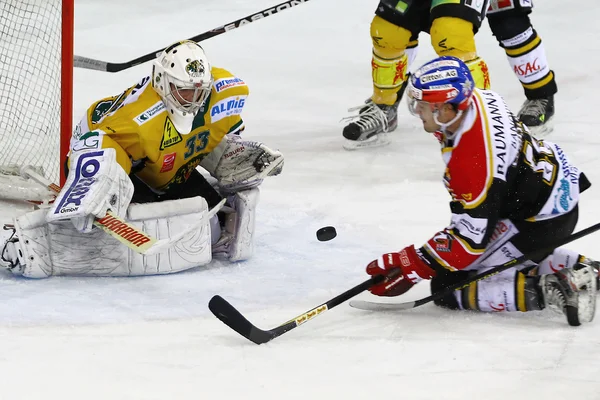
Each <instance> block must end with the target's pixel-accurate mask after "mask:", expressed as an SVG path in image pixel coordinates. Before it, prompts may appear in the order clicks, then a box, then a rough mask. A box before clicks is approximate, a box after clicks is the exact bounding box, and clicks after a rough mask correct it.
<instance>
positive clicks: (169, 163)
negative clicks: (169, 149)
mask: <svg viewBox="0 0 600 400" xmlns="http://www.w3.org/2000/svg"><path fill="white" fill-rule="evenodd" d="M176 156H177V153H169V154H165V155H164V156H163V163H162V167H161V168H160V172H169V171H171V170H172V169H173V167H175V158H176Z"/></svg>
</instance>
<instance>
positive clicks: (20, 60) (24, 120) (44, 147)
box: [0, 0, 61, 182]
mask: <svg viewBox="0 0 600 400" xmlns="http://www.w3.org/2000/svg"><path fill="white" fill-rule="evenodd" d="M60 72H61V0H0V165H10V164H15V165H33V166H38V167H42V168H43V170H44V175H45V176H46V177H47V178H49V179H51V180H52V181H54V182H58V178H59V168H60V162H59V158H60V101H61V85H60V82H61V76H60Z"/></svg>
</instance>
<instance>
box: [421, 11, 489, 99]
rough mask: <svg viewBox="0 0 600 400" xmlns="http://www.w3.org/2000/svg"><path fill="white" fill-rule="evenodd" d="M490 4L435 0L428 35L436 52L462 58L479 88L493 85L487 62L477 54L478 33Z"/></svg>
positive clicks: (487, 87)
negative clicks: (476, 35)
mask: <svg viewBox="0 0 600 400" xmlns="http://www.w3.org/2000/svg"><path fill="white" fill-rule="evenodd" d="M477 4H478V5H477ZM487 4H488V2H487V1H481V2H477V1H472V0H461V1H460V2H456V3H446V2H436V1H434V2H432V6H431V11H430V20H431V27H430V29H429V34H430V36H431V44H432V46H433V48H434V49H435V51H436V53H437V54H438V55H439V56H454V57H457V58H460V59H461V60H463V61H464V62H465V64H466V65H467V66H468V67H469V70H470V71H471V75H473V80H474V81H475V86H477V87H478V88H479V89H489V88H490V76H489V71H488V67H487V64H486V62H485V61H484V60H483V59H482V58H481V57H479V56H478V55H477V48H476V46H475V34H476V33H477V31H478V30H479V28H480V26H481V21H482V20H483V18H484V17H485V10H486V8H487Z"/></svg>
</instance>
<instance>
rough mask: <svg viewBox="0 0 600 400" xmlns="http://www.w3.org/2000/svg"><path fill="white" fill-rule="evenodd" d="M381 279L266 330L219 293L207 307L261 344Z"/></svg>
mask: <svg viewBox="0 0 600 400" xmlns="http://www.w3.org/2000/svg"><path fill="white" fill-rule="evenodd" d="M383 279H384V276H383V275H377V276H373V277H372V278H371V279H369V280H367V281H364V282H363V283H361V284H359V285H357V286H355V287H353V288H352V289H349V290H347V291H345V292H344V293H342V294H340V295H338V296H336V297H334V298H333V299H331V300H329V301H327V302H325V303H323V304H321V305H319V306H317V307H315V308H313V309H311V310H309V311H307V312H305V313H303V314H300V315H298V316H297V317H295V318H292V319H291V320H289V321H287V322H284V323H283V324H281V325H279V326H277V327H275V328H273V329H269V330H266V331H265V330H262V329H260V328H257V327H256V326H254V325H253V324H252V323H251V322H250V321H248V320H247V319H246V318H245V317H244V316H243V315H242V314H241V313H240V312H239V311H238V310H236V308H235V307H233V306H232V305H231V304H230V303H229V302H227V300H225V299H224V298H222V297H221V296H219V295H216V296H213V298H212V299H210V301H209V303H208V308H209V309H210V311H211V312H212V313H213V314H214V315H215V316H216V317H217V318H219V319H220V320H221V321H222V322H223V323H224V324H225V325H227V326H228V327H230V328H231V329H233V330H234V331H236V332H237V333H239V334H240V335H242V336H243V337H245V338H246V339H248V340H250V341H252V342H254V343H256V344H263V343H267V342H269V341H271V340H273V339H275V338H276V337H279V336H281V335H283V334H284V333H286V332H289V331H291V330H292V329H294V328H296V327H298V326H300V325H302V324H303V323H305V322H307V321H309V320H311V319H313V318H315V317H317V316H319V315H321V314H323V313H324V312H325V311H327V310H330V309H332V308H333V307H335V306H337V305H340V304H342V303H343V302H345V301H346V300H349V299H351V298H352V297H354V296H356V295H357V294H359V293H362V292H364V291H365V290H367V289H368V288H370V287H371V286H373V285H376V284H378V283H380V282H382V281H383Z"/></svg>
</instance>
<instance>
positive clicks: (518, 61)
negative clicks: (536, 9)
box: [488, 0, 558, 135]
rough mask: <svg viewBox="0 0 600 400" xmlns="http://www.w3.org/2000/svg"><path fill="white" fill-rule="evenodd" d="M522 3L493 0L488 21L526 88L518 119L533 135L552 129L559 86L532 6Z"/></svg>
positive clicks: (511, 0) (512, 0)
mask: <svg viewBox="0 0 600 400" xmlns="http://www.w3.org/2000/svg"><path fill="white" fill-rule="evenodd" d="M523 3H524V2H523V1H514V0H497V1H496V0H494V1H493V2H492V4H491V6H490V9H489V11H488V23H489V25H490V29H491V30H492V33H493V34H494V36H496V39H497V40H498V43H499V44H500V46H501V47H503V48H504V50H505V52H506V56H507V57H508V62H509V63H510V66H511V67H512V69H513V71H514V73H515V75H516V76H517V78H518V79H519V81H520V82H521V85H522V86H523V89H524V91H525V97H526V98H527V100H525V103H524V104H523V106H522V107H521V110H520V111H519V113H518V118H519V119H520V120H521V121H522V122H523V123H524V124H525V125H527V127H529V128H530V130H531V131H532V133H533V134H534V135H541V134H547V133H550V132H551V131H552V127H551V119H552V116H553V115H554V94H555V93H556V92H557V91H558V88H557V86H556V80H555V77H554V72H553V71H552V70H550V67H549V65H548V60H547V58H546V52H545V50H544V45H543V43H542V39H541V38H540V36H539V35H538V34H537V32H536V31H535V29H534V28H533V26H532V24H531V21H530V19H529V14H530V13H531V8H532V6H523V5H522V4H523Z"/></svg>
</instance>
